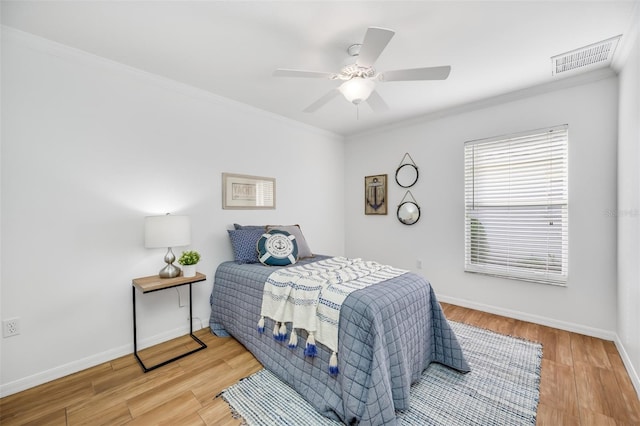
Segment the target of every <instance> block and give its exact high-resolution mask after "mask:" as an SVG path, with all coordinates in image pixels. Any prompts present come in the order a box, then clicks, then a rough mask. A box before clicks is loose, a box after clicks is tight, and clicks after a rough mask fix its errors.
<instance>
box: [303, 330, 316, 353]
mask: <svg viewBox="0 0 640 426" xmlns="http://www.w3.org/2000/svg"><path fill="white" fill-rule="evenodd" d="M316 355H318V348H316V339H315V338H314V337H313V333H309V337H307V346H305V348H304V356H311V357H314V356H316Z"/></svg>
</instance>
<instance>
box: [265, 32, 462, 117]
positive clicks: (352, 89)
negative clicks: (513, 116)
mask: <svg viewBox="0 0 640 426" xmlns="http://www.w3.org/2000/svg"><path fill="white" fill-rule="evenodd" d="M394 34H395V32H394V31H392V30H389V29H386V28H378V27H369V28H368V29H367V32H366V33H365V35H364V41H363V42H362V44H354V45H351V46H350V47H349V49H348V50H347V52H348V53H349V55H350V56H351V57H354V58H355V63H353V64H349V65H347V66H345V67H344V68H342V69H341V70H340V71H339V72H338V73H330V72H322V71H305V70H295V69H284V68H279V69H277V70H275V71H274V73H273V75H274V76H275V77H302V78H327V79H329V80H340V81H342V82H343V83H342V84H341V85H340V86H339V87H337V88H335V89H333V90H331V91H330V92H328V93H327V94H325V95H324V96H322V97H321V98H320V99H318V100H317V101H315V102H314V103H312V104H311V105H309V106H308V107H307V108H305V109H304V112H314V111H317V110H318V109H319V108H321V107H322V106H324V105H325V104H327V103H328V102H329V101H331V100H332V99H333V98H335V97H336V96H338V94H339V93H342V95H343V96H344V97H345V98H346V99H347V100H348V101H349V102H351V103H353V104H355V105H359V104H360V103H361V102H366V103H367V104H368V105H369V106H370V107H371V109H372V110H373V111H375V112H382V111H385V110H387V109H388V108H389V107H388V106H387V104H386V102H385V101H384V100H383V99H382V97H381V96H380V95H379V94H378V92H376V90H375V88H376V82H387V81H416V80H445V79H446V78H447V77H448V76H449V73H450V72H451V67H450V66H448V65H447V66H441V67H426V68H412V69H402V70H394V71H384V72H377V71H376V70H375V69H374V68H373V64H374V63H375V61H376V60H377V59H378V57H379V56H380V54H381V53H382V51H383V50H384V49H385V47H387V44H389V41H390V40H391V38H392V37H393V35H394Z"/></svg>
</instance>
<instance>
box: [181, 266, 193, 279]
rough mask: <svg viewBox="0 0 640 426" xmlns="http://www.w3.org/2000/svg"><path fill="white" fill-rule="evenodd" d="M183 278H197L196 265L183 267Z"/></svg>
mask: <svg viewBox="0 0 640 426" xmlns="http://www.w3.org/2000/svg"><path fill="white" fill-rule="evenodd" d="M182 276H183V277H195V276H196V265H183V266H182Z"/></svg>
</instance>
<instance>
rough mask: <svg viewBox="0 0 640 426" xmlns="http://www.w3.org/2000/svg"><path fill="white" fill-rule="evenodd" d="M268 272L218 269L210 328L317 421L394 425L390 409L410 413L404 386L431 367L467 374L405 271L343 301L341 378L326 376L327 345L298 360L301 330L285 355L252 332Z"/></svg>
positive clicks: (445, 329) (431, 305) (423, 290)
mask: <svg viewBox="0 0 640 426" xmlns="http://www.w3.org/2000/svg"><path fill="white" fill-rule="evenodd" d="M324 258H326V256H316V257H315V258H314V259H313V260H311V261H315V260H319V259H324ZM309 261H310V260H306V261H303V262H309ZM299 264H300V262H299V263H298V265H299ZM271 272H273V267H267V266H263V265H261V264H248V265H246V264H245V265H238V264H236V263H234V262H225V263H222V264H221V265H220V266H219V267H218V269H217V271H216V274H215V281H214V285H213V292H212V293H211V299H210V301H211V318H210V326H211V330H212V331H213V332H214V333H216V334H218V335H225V334H226V333H225V332H228V333H229V334H231V335H232V336H233V337H235V338H236V339H237V340H238V341H240V343H242V344H243V345H244V346H245V347H246V348H247V349H248V350H249V351H251V352H252V353H253V354H254V355H255V357H256V358H257V359H258V360H259V361H260V362H261V363H262V365H264V366H265V368H267V369H269V370H271V371H272V372H274V373H275V374H276V375H277V376H279V377H280V378H281V379H282V380H283V381H285V382H287V383H289V385H290V386H291V387H292V388H294V389H295V390H296V391H298V393H300V394H301V395H302V396H303V397H304V398H305V399H306V400H307V401H309V402H310V403H311V404H312V405H313V406H314V407H315V408H316V409H317V410H318V411H319V412H320V413H322V414H323V415H325V416H327V417H330V418H334V419H336V420H340V421H342V422H344V423H346V424H361V425H387V424H388V425H394V424H396V415H395V412H396V410H406V409H408V408H409V389H410V386H411V384H412V383H414V382H415V381H417V380H418V379H419V378H420V376H421V374H422V372H423V371H424V369H425V368H427V366H428V365H429V364H430V363H431V362H438V363H441V364H444V365H446V366H449V367H451V368H454V369H456V370H458V371H461V372H467V371H469V366H468V364H467V362H466V360H465V359H464V356H463V354H462V350H461V348H460V345H459V344H458V341H457V339H456V337H455V334H454V333H453V331H452V330H451V328H450V327H449V323H448V322H447V320H446V318H445V316H444V314H443V312H442V309H441V307H440V304H439V303H438V301H437V300H436V297H435V295H434V293H433V290H432V288H431V285H430V284H429V283H428V282H427V281H426V280H425V279H424V278H422V277H421V276H419V275H416V274H413V273H406V274H404V275H401V276H399V277H396V278H394V279H391V280H388V281H385V282H382V283H379V284H375V285H373V286H370V287H367V288H365V289H362V290H358V291H356V292H354V293H352V294H350V295H349V296H348V297H347V298H346V299H345V301H344V303H343V305H342V310H341V312H340V323H339V331H338V345H339V349H338V367H339V370H340V374H338V375H337V376H332V375H330V374H329V373H328V366H329V357H330V355H331V351H329V350H328V349H327V348H326V347H324V346H323V345H319V346H318V356H317V357H315V358H309V357H305V356H304V354H303V347H302V345H303V343H304V342H305V339H306V337H307V336H306V335H305V334H304V332H301V333H300V335H299V336H298V337H299V347H298V348H297V349H295V350H291V349H289V348H288V347H287V342H278V341H275V340H274V339H273V337H272V336H271V333H270V332H266V333H264V334H259V333H258V332H257V331H256V324H257V322H258V319H259V318H260V307H261V303H262V292H263V287H264V283H265V281H266V279H267V277H268V276H269V274H271ZM265 326H266V329H267V330H271V329H272V328H273V322H272V321H270V320H269V319H266V324H265Z"/></svg>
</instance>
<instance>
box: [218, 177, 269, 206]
mask: <svg viewBox="0 0 640 426" xmlns="http://www.w3.org/2000/svg"><path fill="white" fill-rule="evenodd" d="M222 208H223V209H227V210H233V209H236V210H242V209H275V208H276V179H275V178H269V177H261V176H249V175H236V174H232V173H222Z"/></svg>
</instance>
